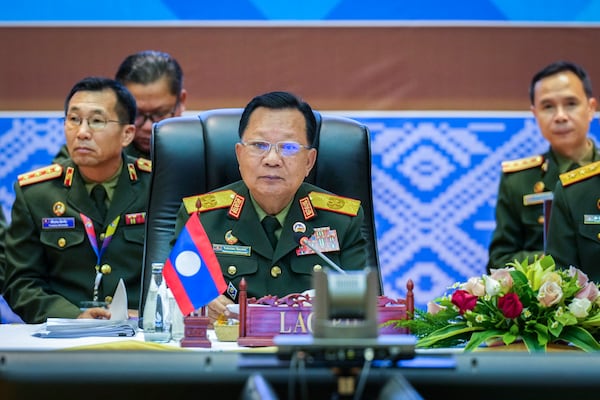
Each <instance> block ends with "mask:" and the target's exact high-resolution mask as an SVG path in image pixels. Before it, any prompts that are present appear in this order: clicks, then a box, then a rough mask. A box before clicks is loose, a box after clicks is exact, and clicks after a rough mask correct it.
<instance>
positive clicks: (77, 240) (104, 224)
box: [5, 77, 151, 323]
mask: <svg viewBox="0 0 600 400" xmlns="http://www.w3.org/2000/svg"><path fill="white" fill-rule="evenodd" d="M135 112H136V104H135V100H134V98H133V96H132V95H131V94H130V93H129V91H128V90H127V89H125V87H123V86H122V85H121V84H119V83H117V82H116V81H114V80H111V79H107V78H96V77H90V78H85V79H83V80H81V81H79V82H78V83H76V84H75V86H73V88H72V89H71V92H70V93H69V95H68V96H67V99H66V102H65V136H66V142H67V146H68V147H69V153H70V154H71V158H70V159H68V160H66V161H64V162H63V163H61V164H53V165H51V166H49V167H44V168H41V169H38V170H36V171H33V172H30V173H26V174H22V175H20V176H19V178H18V181H17V182H16V183H15V192H16V199H15V202H14V204H13V208H12V221H11V224H10V225H9V227H8V230H7V234H6V262H7V269H6V282H5V295H6V298H7V300H8V302H9V304H10V305H11V307H12V308H13V309H14V310H15V312H17V313H18V314H19V315H21V316H22V317H23V319H24V320H25V321H26V322H28V323H39V322H44V321H45V320H46V319H47V318H48V317H62V318H76V317H82V318H108V317H110V312H109V311H108V310H106V309H104V308H102V307H92V308H89V309H84V310H82V309H81V306H82V304H83V303H82V302H84V301H97V302H104V301H106V302H108V303H110V301H111V296H112V295H113V294H114V292H115V289H116V287H117V284H118V282H119V280H120V279H123V281H124V283H125V286H126V289H127V294H128V307H129V308H130V309H132V310H135V309H137V308H138V302H139V294H140V273H141V265H142V253H143V247H144V221H145V208H146V202H147V196H148V193H149V183H150V170H151V167H150V163H149V161H147V160H145V159H135V158H132V157H128V156H125V155H124V153H123V148H124V147H125V146H127V145H128V144H129V143H131V141H132V140H133V136H134V133H135V125H134V119H135ZM96 195H97V196H98V197H96ZM91 196H94V199H92V197H91ZM103 214H104V215H103Z"/></svg>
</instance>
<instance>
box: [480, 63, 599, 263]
mask: <svg viewBox="0 0 600 400" xmlns="http://www.w3.org/2000/svg"><path fill="white" fill-rule="evenodd" d="M529 92H530V100H531V110H532V112H533V114H534V116H535V118H536V122H537V124H538V126H539V129H540V131H541V133H542V135H543V136H544V138H545V139H546V140H548V142H549V143H550V149H549V150H548V152H546V153H544V154H543V155H537V156H533V157H529V158H524V159H519V160H513V161H507V162H504V163H503V164H502V176H501V178H500V185H499V189H498V198H497V204H496V229H495V230H494V233H493V235H492V240H491V243H490V246H489V262H488V266H487V269H488V271H489V270H490V269H491V268H501V267H504V266H505V265H506V263H507V262H509V261H514V260H515V259H516V260H518V261H519V262H520V261H522V260H524V259H526V258H528V259H530V260H533V258H534V257H535V256H540V255H542V254H543V253H544V213H543V205H542V204H543V202H544V200H545V199H550V200H551V199H552V196H553V194H552V191H553V190H554V187H555V185H556V182H557V181H558V176H559V174H561V173H564V172H566V171H568V170H571V169H574V168H576V167H579V166H583V165H587V164H589V163H591V162H593V161H596V160H600V156H599V154H598V150H597V148H596V146H595V145H594V143H593V142H592V140H591V139H590V138H589V137H588V132H589V125H590V123H591V121H592V120H593V118H594V113H595V111H596V99H595V98H594V97H593V95H592V85H591V81H590V78H589V76H588V74H587V72H586V71H585V70H584V69H583V68H582V67H581V66H579V65H577V64H574V63H571V62H567V61H557V62H554V63H552V64H550V65H548V66H546V67H545V68H543V69H542V70H540V71H539V72H538V73H536V74H535V75H534V77H533V79H532V81H531V85H530V89H529Z"/></svg>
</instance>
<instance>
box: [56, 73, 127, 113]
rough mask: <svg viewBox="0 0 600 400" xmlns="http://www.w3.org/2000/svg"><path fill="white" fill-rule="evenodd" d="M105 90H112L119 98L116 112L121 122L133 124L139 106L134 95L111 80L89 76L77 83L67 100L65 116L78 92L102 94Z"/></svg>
mask: <svg viewBox="0 0 600 400" xmlns="http://www.w3.org/2000/svg"><path fill="white" fill-rule="evenodd" d="M103 90H112V91H113V92H114V93H115V95H116V96H117V104H116V105H115V112H116V113H117V115H118V116H119V121H120V122H121V123H124V124H133V123H134V121H135V113H136V112H137V111H136V110H137V105H136V104H135V99H134V98H133V96H132V94H131V93H130V92H129V90H127V88H126V87H125V86H123V85H122V84H120V83H119V82H117V81H115V80H114V79H110V78H103V77H97V76H89V77H87V78H83V79H82V80H80V81H79V82H77V83H76V84H75V85H74V86H73V88H71V91H70V92H69V94H68V95H67V98H66V99H65V114H66V113H67V112H68V111H69V102H70V101H71V98H72V97H73V95H74V94H75V93H77V92H101V91H103Z"/></svg>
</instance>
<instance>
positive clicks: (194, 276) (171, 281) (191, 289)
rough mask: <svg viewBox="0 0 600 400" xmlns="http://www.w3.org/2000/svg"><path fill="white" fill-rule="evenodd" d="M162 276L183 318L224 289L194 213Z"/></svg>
mask: <svg viewBox="0 0 600 400" xmlns="http://www.w3.org/2000/svg"><path fill="white" fill-rule="evenodd" d="M163 276H164V278H165V282H166V283H167V286H168V287H169V288H171V291H172V292H173V296H174V297H175V300H176V301H177V304H178V305H179V309H180V310H181V312H182V313H183V315H189V314H191V313H192V312H193V311H194V310H197V309H198V308H200V307H203V306H205V305H207V304H208V303H210V302H211V301H212V300H214V299H215V298H216V297H217V296H219V295H220V294H222V293H223V292H224V291H225V289H226V288H227V285H226V284H225V279H223V274H222V272H221V266H220V265H219V261H218V260H217V256H216V255H215V252H214V251H213V248H212V244H211V243H210V240H209V239H208V236H207V235H206V232H205V231H204V228H203V227H202V224H201V223H200V218H199V216H198V215H197V214H195V213H194V214H192V215H190V218H189V219H188V221H187V222H186V224H185V227H184V228H183V229H182V231H181V233H180V234H179V237H178V238H177V241H176V243H175V246H173V250H171V254H170V255H169V258H168V259H167V260H166V262H165V266H164V268H163Z"/></svg>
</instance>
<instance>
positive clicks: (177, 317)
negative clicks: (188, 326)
mask: <svg viewBox="0 0 600 400" xmlns="http://www.w3.org/2000/svg"><path fill="white" fill-rule="evenodd" d="M167 291H168V293H169V305H170V311H171V337H172V338H173V340H175V341H176V342H178V341H180V340H181V339H183V336H184V331H185V325H184V324H183V314H182V313H181V310H180V309H179V305H178V304H177V301H176V300H175V296H173V292H171V289H167Z"/></svg>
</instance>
